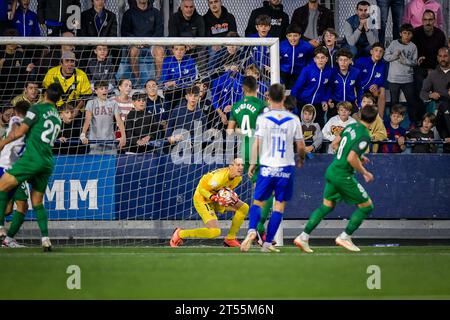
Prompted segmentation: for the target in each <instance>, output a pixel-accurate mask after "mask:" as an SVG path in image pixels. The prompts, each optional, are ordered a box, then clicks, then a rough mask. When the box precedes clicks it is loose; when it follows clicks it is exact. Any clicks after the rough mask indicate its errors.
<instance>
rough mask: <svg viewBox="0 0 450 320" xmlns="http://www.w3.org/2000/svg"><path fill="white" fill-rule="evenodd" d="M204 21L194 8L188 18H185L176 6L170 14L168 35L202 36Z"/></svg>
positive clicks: (203, 34)
mask: <svg viewBox="0 0 450 320" xmlns="http://www.w3.org/2000/svg"><path fill="white" fill-rule="evenodd" d="M204 36H205V22H204V21H203V17H202V16H201V15H199V14H198V12H197V10H194V13H193V14H192V17H191V19H190V20H186V19H185V18H184V16H183V13H182V12H181V9H180V8H178V11H177V12H176V13H174V14H173V15H172V16H170V19H169V37H204Z"/></svg>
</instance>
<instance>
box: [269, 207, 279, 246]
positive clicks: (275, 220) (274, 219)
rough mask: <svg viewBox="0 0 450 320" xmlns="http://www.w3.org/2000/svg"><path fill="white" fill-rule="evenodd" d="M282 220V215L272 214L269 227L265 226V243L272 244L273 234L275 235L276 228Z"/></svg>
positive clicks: (275, 212)
mask: <svg viewBox="0 0 450 320" xmlns="http://www.w3.org/2000/svg"><path fill="white" fill-rule="evenodd" d="M282 220H283V214H282V213H281V212H278V211H274V212H272V215H271V216H270V219H269V225H268V226H267V236H266V242H268V243H272V240H273V238H275V234H276V233H277V230H278V227H279V226H280V224H281V221H282Z"/></svg>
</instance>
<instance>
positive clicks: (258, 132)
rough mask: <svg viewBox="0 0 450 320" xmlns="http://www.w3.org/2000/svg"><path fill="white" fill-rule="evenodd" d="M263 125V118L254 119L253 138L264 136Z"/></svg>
mask: <svg viewBox="0 0 450 320" xmlns="http://www.w3.org/2000/svg"><path fill="white" fill-rule="evenodd" d="M263 125H264V118H263V117H258V118H257V119H256V129H255V137H259V138H262V137H263V136H264V134H263V131H264V128H263Z"/></svg>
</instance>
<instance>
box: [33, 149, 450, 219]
mask: <svg viewBox="0 0 450 320" xmlns="http://www.w3.org/2000/svg"><path fill="white" fill-rule="evenodd" d="M370 158H371V160H372V162H371V164H369V165H368V168H369V170H370V171H372V172H373V173H374V175H375V181H374V182H373V183H371V184H366V183H364V182H361V184H362V185H363V186H364V187H365V188H366V190H367V191H368V192H369V194H370V195H371V197H372V199H373V201H374V203H375V211H374V213H373V214H372V216H371V218H373V219H450V170H449V164H450V155H445V154H435V155H413V154H401V155H381V154H380V155H371V156H370ZM331 160H332V157H331V156H330V155H326V154H320V155H316V156H315V157H314V158H313V159H311V160H308V161H307V162H306V163H305V166H304V167H303V168H302V169H298V170H297V173H296V181H295V189H296V192H295V195H294V199H293V201H291V202H290V203H289V204H288V206H287V209H286V213H285V218H286V219H307V218H308V216H309V214H310V213H311V212H312V210H314V209H315V208H316V207H317V206H318V205H319V204H320V203H321V197H322V190H323V187H324V178H323V176H324V172H325V169H326V167H327V166H328V164H329V163H330V162H331ZM56 161H57V165H56V169H55V172H54V175H53V176H52V178H51V181H50V183H49V188H48V190H47V195H46V197H45V200H46V202H45V206H46V207H47V209H48V210H49V216H50V219H52V220H157V219H161V220H168V219H169V220H173V219H198V215H197V214H196V212H195V210H194V208H193V206H192V194H193V191H194V189H195V187H196V185H197V183H198V181H199V179H200V177H201V176H202V175H203V174H205V173H206V172H208V171H209V170H212V169H214V168H217V167H221V166H222V165H201V164H190V165H174V164H173V162H172V160H171V158H170V156H154V155H152V154H143V155H121V156H117V157H116V156H90V155H86V156H60V157H57V158H56ZM80 163H83V164H84V166H83V168H80ZM359 180H360V181H362V178H361V177H359ZM238 193H239V194H240V195H241V198H242V199H244V200H245V201H250V197H251V194H250V183H249V181H248V178H247V177H245V178H244V181H243V184H242V185H241V186H240V187H239V189H238ZM352 211H353V208H352V207H351V206H347V205H346V204H341V205H339V206H338V208H337V209H336V210H335V211H334V212H333V213H332V214H330V216H329V217H328V218H343V217H348V216H349V214H350V213H351V212H352ZM31 217H32V215H31V216H30V218H31ZM229 217H230V215H225V216H224V217H223V218H229Z"/></svg>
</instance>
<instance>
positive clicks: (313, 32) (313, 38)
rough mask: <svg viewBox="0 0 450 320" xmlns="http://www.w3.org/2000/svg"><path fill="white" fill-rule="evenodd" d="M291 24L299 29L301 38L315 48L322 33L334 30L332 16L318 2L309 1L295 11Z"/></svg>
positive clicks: (315, 0)
mask: <svg viewBox="0 0 450 320" xmlns="http://www.w3.org/2000/svg"><path fill="white" fill-rule="evenodd" d="M291 24H293V25H296V26H298V27H300V29H301V30H302V31H303V38H304V39H305V40H307V41H310V43H311V44H312V45H313V46H314V47H317V46H318V45H319V43H320V36H321V35H322V34H323V33H324V31H325V30H326V29H328V28H333V29H334V27H335V26H334V14H333V12H332V11H331V10H330V9H328V8H326V7H325V6H324V5H321V4H319V0H309V1H308V3H307V4H305V5H304V6H302V7H300V8H297V9H295V11H294V14H293V15H292V20H291Z"/></svg>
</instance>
